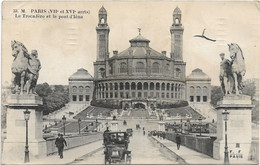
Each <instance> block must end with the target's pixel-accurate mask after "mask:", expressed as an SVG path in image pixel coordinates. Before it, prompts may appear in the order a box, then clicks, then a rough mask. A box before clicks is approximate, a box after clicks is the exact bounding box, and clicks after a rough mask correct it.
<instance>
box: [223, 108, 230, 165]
mask: <svg viewBox="0 0 260 165" xmlns="http://www.w3.org/2000/svg"><path fill="white" fill-rule="evenodd" d="M222 115H223V118H224V121H225V152H224V153H225V156H224V164H229V158H228V145H227V121H228V115H229V112H227V110H226V109H225V111H224V112H222Z"/></svg>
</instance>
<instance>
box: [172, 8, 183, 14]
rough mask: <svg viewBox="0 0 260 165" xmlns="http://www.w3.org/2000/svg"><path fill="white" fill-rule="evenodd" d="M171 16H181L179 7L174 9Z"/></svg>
mask: <svg viewBox="0 0 260 165" xmlns="http://www.w3.org/2000/svg"><path fill="white" fill-rule="evenodd" d="M173 14H181V9H180V8H179V7H176V8H175V9H174V11H173Z"/></svg>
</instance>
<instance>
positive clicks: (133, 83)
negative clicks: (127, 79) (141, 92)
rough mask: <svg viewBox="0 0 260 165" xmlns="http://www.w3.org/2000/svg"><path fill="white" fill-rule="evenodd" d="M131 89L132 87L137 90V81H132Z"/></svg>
mask: <svg viewBox="0 0 260 165" xmlns="http://www.w3.org/2000/svg"><path fill="white" fill-rule="evenodd" d="M131 89H132V90H135V89H136V85H135V82H132V83H131Z"/></svg>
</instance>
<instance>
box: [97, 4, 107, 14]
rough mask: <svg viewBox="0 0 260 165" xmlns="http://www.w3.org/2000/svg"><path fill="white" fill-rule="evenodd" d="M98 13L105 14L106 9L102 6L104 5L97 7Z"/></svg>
mask: <svg viewBox="0 0 260 165" xmlns="http://www.w3.org/2000/svg"><path fill="white" fill-rule="evenodd" d="M98 14H107V11H106V9H105V8H104V6H102V7H101V8H100V9H99V12H98Z"/></svg>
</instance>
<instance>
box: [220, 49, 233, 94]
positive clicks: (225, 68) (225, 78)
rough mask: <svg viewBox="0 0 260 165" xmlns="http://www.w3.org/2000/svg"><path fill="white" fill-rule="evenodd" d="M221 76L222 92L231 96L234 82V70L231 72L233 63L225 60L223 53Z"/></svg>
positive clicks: (221, 55)
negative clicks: (232, 82)
mask: <svg viewBox="0 0 260 165" xmlns="http://www.w3.org/2000/svg"><path fill="white" fill-rule="evenodd" d="M219 56H220V58H221V62H220V75H219V80H220V84H221V88H222V91H223V93H224V95H226V94H230V93H231V92H232V90H231V91H230V89H232V88H231V81H232V70H231V61H230V60H228V59H226V58H225V54H224V53H221V54H220V55H219Z"/></svg>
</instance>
